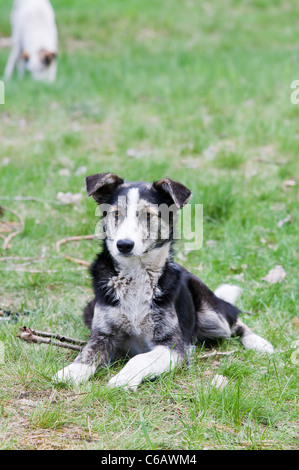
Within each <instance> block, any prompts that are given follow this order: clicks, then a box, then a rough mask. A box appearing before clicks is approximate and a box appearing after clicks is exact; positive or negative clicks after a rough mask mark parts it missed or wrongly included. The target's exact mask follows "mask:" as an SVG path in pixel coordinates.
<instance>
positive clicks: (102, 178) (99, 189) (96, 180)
mask: <svg viewBox="0 0 299 470" xmlns="http://www.w3.org/2000/svg"><path fill="white" fill-rule="evenodd" d="M123 182H124V180H123V179H122V178H120V177H119V176H117V175H115V174H114V173H98V174H96V175H91V176H87V177H86V178H85V183H86V190H87V194H88V196H92V197H93V198H94V200H95V201H96V202H97V203H98V204H102V203H103V202H106V200H107V198H108V197H109V196H110V195H111V194H112V193H113V191H114V190H115V188H116V187H117V186H119V185H120V184H122V183H123Z"/></svg>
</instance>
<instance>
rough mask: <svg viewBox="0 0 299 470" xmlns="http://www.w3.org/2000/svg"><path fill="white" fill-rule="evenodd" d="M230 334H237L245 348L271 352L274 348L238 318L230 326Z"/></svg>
mask: <svg viewBox="0 0 299 470" xmlns="http://www.w3.org/2000/svg"><path fill="white" fill-rule="evenodd" d="M232 336H239V337H240V340H241V343H242V344H243V346H244V348H245V349H253V350H254V351H258V352H265V353H269V354H272V353H273V352H274V348H273V346H272V344H271V343H269V341H267V340H266V339H264V338H262V337H261V336H259V335H257V334H255V333H253V331H251V329H250V328H249V327H248V326H246V325H245V324H244V323H243V322H242V321H241V320H240V319H239V318H238V320H237V321H236V323H235V325H234V327H233V328H232Z"/></svg>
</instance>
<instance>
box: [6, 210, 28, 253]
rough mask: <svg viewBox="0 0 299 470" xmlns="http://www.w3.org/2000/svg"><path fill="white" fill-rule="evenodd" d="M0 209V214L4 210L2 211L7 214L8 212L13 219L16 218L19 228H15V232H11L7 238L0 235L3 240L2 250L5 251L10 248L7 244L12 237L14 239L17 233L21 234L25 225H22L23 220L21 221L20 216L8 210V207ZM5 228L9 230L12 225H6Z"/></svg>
mask: <svg viewBox="0 0 299 470" xmlns="http://www.w3.org/2000/svg"><path fill="white" fill-rule="evenodd" d="M0 209H1V214H2V212H3V210H4V211H7V212H10V213H11V214H13V215H14V216H15V217H17V218H18V219H19V224H18V225H19V228H18V227H17V226H16V230H15V231H11V232H10V233H9V235H8V236H7V237H5V236H4V235H1V238H3V239H4V242H3V250H7V249H8V248H9V247H10V245H9V243H10V242H11V240H12V239H13V237H15V236H16V235H18V234H19V233H21V232H22V231H23V230H24V227H25V223H24V220H23V218H22V216H20V215H19V214H18V213H17V212H15V211H14V210H12V209H10V208H9V207H5V206H0ZM7 227H9V229H10V230H11V229H12V227H13V225H12V224H9V225H7Z"/></svg>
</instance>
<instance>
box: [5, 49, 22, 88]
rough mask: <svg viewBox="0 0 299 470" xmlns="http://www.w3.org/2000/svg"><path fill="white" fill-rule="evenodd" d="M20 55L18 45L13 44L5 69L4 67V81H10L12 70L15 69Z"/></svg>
mask: <svg viewBox="0 0 299 470" xmlns="http://www.w3.org/2000/svg"><path fill="white" fill-rule="evenodd" d="M20 53H21V52H20V48H19V46H18V43H16V44H14V45H13V47H12V50H11V52H10V55H9V57H8V60H7V64H6V67H5V71H4V78H5V80H7V81H8V80H10V79H11V77H12V74H13V71H14V68H15V65H16V63H17V61H18V58H19V56H20Z"/></svg>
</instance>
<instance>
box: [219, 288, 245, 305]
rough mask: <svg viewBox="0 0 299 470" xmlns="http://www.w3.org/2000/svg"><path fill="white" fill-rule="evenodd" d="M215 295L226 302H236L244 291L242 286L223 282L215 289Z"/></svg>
mask: <svg viewBox="0 0 299 470" xmlns="http://www.w3.org/2000/svg"><path fill="white" fill-rule="evenodd" d="M214 293H215V295H216V296H217V297H219V298H220V299H222V300H225V301H226V302H229V303H231V304H234V303H235V301H236V300H237V298H238V297H240V295H241V293H242V289H241V287H238V286H234V285H232V284H221V285H220V286H219V287H217V289H216V290H215V292H214Z"/></svg>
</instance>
